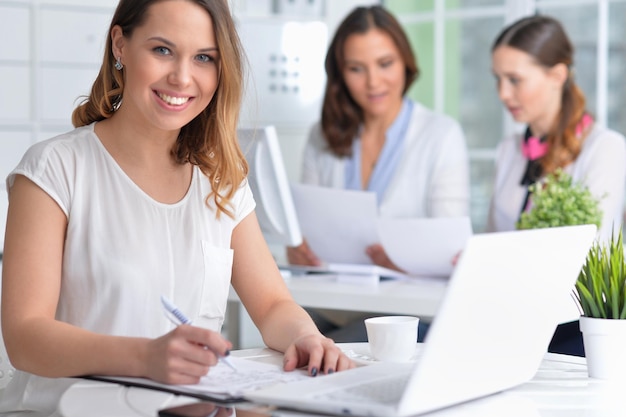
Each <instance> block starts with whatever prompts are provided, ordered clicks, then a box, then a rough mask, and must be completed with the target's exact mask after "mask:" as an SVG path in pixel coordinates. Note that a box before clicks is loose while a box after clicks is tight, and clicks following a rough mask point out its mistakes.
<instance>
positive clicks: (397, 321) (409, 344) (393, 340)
mask: <svg viewBox="0 0 626 417" xmlns="http://www.w3.org/2000/svg"><path fill="white" fill-rule="evenodd" d="M418 324H419V318H418V317H412V316H382V317H372V318H369V319H365V329H366V330H367V341H368V344H369V348H370V353H371V355H372V357H373V358H374V359H376V360H378V361H381V362H408V361H410V360H411V358H412V357H413V355H414V354H415V347H416V343H417V325H418Z"/></svg>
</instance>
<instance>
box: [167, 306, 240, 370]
mask: <svg viewBox="0 0 626 417" xmlns="http://www.w3.org/2000/svg"><path fill="white" fill-rule="evenodd" d="M161 304H163V308H165V311H166V312H167V313H168V314H169V315H168V317H169V318H170V320H171V319H172V317H174V318H175V319H176V321H177V322H178V324H191V319H189V318H188V317H187V316H185V315H184V314H183V312H182V311H180V310H179V309H178V307H176V306H175V305H174V303H172V302H171V301H170V300H168V299H167V298H166V297H165V296H163V295H162V296H161ZM218 359H219V360H221V361H223V362H224V363H225V364H226V365H228V366H229V367H230V369H232V370H233V371H235V372H237V368H236V367H235V365H233V363H232V362H231V360H230V358H229V357H228V356H219V355H218Z"/></svg>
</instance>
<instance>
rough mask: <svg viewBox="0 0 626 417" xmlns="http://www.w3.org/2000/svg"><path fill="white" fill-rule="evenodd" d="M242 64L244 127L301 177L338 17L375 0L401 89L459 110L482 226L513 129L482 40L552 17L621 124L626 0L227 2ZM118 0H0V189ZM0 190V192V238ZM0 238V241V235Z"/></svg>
mask: <svg viewBox="0 0 626 417" xmlns="http://www.w3.org/2000/svg"><path fill="white" fill-rule="evenodd" d="M230 3H231V7H232V10H233V14H234V16H235V18H236V21H237V25H238V27H239V32H240V35H241V38H242V40H243V43H244V46H245V49H246V53H247V55H248V60H249V64H250V73H249V74H248V78H247V89H246V97H245V105H244V108H243V109H242V113H241V123H242V125H250V124H255V125H258V124H273V125H275V126H276V128H277V131H278V135H279V139H280V144H281V150H282V153H283V158H284V160H285V166H286V169H287V174H288V176H289V178H290V180H291V181H297V180H298V178H299V175H300V172H299V170H300V160H301V152H302V149H303V146H304V142H305V141H306V137H307V134H308V130H309V128H310V126H311V124H313V123H314V122H315V121H316V120H317V119H318V117H319V108H320V102H321V98H322V94H323V89H324V84H325V75H324V69H323V61H324V56H325V53H326V47H327V44H328V42H329V38H330V36H332V34H333V33H334V30H335V28H336V26H337V24H338V22H339V21H340V20H341V19H342V18H343V17H344V16H345V15H346V14H347V13H348V12H349V11H350V10H351V9H352V8H353V7H355V6H357V5H369V4H382V5H384V6H386V7H387V8H388V9H389V10H391V11H392V12H393V13H394V14H395V15H396V16H397V17H398V18H399V20H400V21H401V22H402V23H403V25H404V26H405V28H406V30H407V32H408V33H409V35H410V38H411V41H412V43H413V47H414V50H415V52H416V55H417V58H418V64H419V66H420V68H421V72H422V73H421V76H420V78H419V80H418V81H417V82H416V83H415V84H414V85H413V87H412V89H411V90H410V93H409V95H410V96H411V97H412V98H414V99H415V100H417V101H420V102H422V103H423V104H425V105H426V106H427V107H430V108H432V109H434V110H437V111H442V112H445V113H447V114H449V115H450V116H452V117H454V118H455V119H457V120H458V121H459V122H460V124H461V125H462V127H463V129H464V131H465V135H466V137H467V141H468V146H469V149H470V157H471V185H472V188H471V191H472V206H471V210H472V211H471V216H472V224H473V227H474V231H475V232H480V231H482V230H484V226H485V222H486V217H487V206H488V201H489V198H490V195H491V181H492V175H493V159H494V153H495V147H496V145H497V144H498V142H499V141H500V140H501V139H502V138H503V137H504V136H505V135H507V134H509V133H511V132H513V131H514V130H516V129H519V128H520V126H516V125H515V123H513V122H512V120H511V119H510V118H509V116H508V115H507V114H506V112H505V111H504V110H503V108H502V106H501V104H500V102H499V100H498V97H497V94H496V89H495V80H494V77H493V75H492V73H491V61H490V47H491V43H492V41H493V39H494V38H495V36H496V35H497V33H498V32H499V31H500V30H501V29H502V27H503V26H504V25H505V24H506V23H508V22H510V21H512V20H515V19H517V18H519V17H521V16H524V15H527V14H533V13H536V12H539V13H543V14H548V15H552V16H555V17H557V18H558V19H560V20H561V22H562V23H563V24H564V26H565V28H566V30H567V31H568V33H569V35H570V37H571V39H572V41H573V42H574V45H575V48H576V55H575V59H576V62H575V77H576V80H577V82H578V83H579V84H580V86H581V87H582V89H583V91H584V92H585V94H586V96H587V99H588V107H589V109H590V110H591V112H592V113H593V114H594V115H595V116H596V118H597V120H598V122H599V123H601V124H603V125H607V126H609V127H610V128H613V129H615V130H617V131H620V132H622V133H626V117H625V116H626V91H625V90H626V84H625V83H624V82H623V79H624V77H625V76H626V25H624V21H625V18H626V0H381V1H357V0H230ZM116 4H117V1H116V0H90V1H89V2H84V1H83V0H0V39H2V42H0V177H1V178H2V181H0V192H1V193H4V190H5V184H4V178H5V177H6V175H7V174H8V172H9V171H10V170H11V169H12V168H13V167H14V166H15V165H16V164H17V162H18V161H19V159H20V158H21V156H22V154H23V153H24V151H25V150H26V148H27V147H28V146H29V145H30V144H32V143H34V142H36V141H39V140H43V139H46V138H49V137H51V136H53V135H56V134H58V133H61V132H64V131H67V130H69V129H71V127H72V126H71V123H70V116H71V112H72V109H73V108H74V107H75V105H76V104H77V102H78V100H79V97H80V96H82V95H85V94H87V93H88V90H89V88H90V87H91V84H92V81H93V79H94V78H95V76H96V74H97V72H98V70H99V67H100V63H101V61H102V51H103V44H104V40H105V36H106V31H107V28H108V24H109V21H110V18H111V15H112V13H113V10H114V8H115V6H116ZM5 211H6V195H3V196H0V233H1V235H0V238H2V240H1V241H3V240H4V239H3V234H4V221H5V219H4V217H5ZM1 241H0V242H1Z"/></svg>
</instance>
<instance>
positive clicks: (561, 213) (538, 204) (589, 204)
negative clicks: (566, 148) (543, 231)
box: [517, 169, 602, 229]
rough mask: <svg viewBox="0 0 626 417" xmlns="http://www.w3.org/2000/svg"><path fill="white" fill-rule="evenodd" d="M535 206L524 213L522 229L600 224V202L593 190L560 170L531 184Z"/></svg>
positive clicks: (521, 218)
mask: <svg viewBox="0 0 626 417" xmlns="http://www.w3.org/2000/svg"><path fill="white" fill-rule="evenodd" d="M529 188H530V190H531V191H532V195H531V198H532V207H531V209H530V211H528V212H524V213H522V215H521V216H520V219H519V221H518V222H517V228H518V229H538V228H543V227H558V226H573V225H578V224H595V225H596V226H598V228H599V227H600V223H601V221H602V210H601V209H600V202H599V201H598V199H596V198H595V197H594V196H593V195H592V194H591V192H590V191H589V189H588V188H587V187H585V186H584V185H582V184H580V183H575V182H574V181H573V180H572V177H571V176H570V175H569V174H567V173H566V172H563V171H562V170H560V169H558V170H556V171H555V172H554V173H552V174H549V175H547V176H546V178H545V179H544V180H543V181H538V182H536V183H535V184H533V185H531V186H530V187H529Z"/></svg>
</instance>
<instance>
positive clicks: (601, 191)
mask: <svg viewBox="0 0 626 417" xmlns="http://www.w3.org/2000/svg"><path fill="white" fill-rule="evenodd" d="M522 140H523V138H522V136H521V135H515V136H513V137H510V138H508V139H506V140H504V141H503V142H501V143H500V145H499V146H498V151H497V158H496V175H495V182H494V189H493V196H492V199H491V204H490V209H489V217H488V223H487V231H489V232H495V231H506V230H515V223H516V222H517V220H518V219H519V215H520V212H521V208H522V204H523V202H524V198H525V196H526V192H527V187H526V186H524V185H520V181H521V179H522V176H523V175H524V171H525V169H526V164H527V159H526V158H525V157H524V156H523V155H522V151H521V150H522V145H521V143H522ZM565 172H567V173H568V174H570V175H571V176H572V179H573V180H574V181H576V182H580V183H582V184H584V185H585V186H587V187H589V190H590V191H591V193H592V194H593V195H594V196H596V197H597V198H600V208H601V210H602V213H603V216H602V224H601V226H600V230H599V233H598V236H599V238H600V239H601V240H608V239H610V237H611V232H612V231H613V229H614V230H615V231H616V232H617V231H619V230H620V229H621V227H622V221H623V215H624V192H625V188H626V140H625V139H624V136H622V135H621V134H619V133H617V132H615V131H612V130H609V129H605V128H602V127H600V126H598V125H597V124H595V125H594V127H593V128H592V130H591V132H589V135H588V136H587V138H586V139H585V141H584V142H583V147H582V149H581V152H580V154H579V155H578V158H576V160H575V161H574V162H572V163H571V164H569V165H568V166H567V167H566V168H565Z"/></svg>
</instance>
